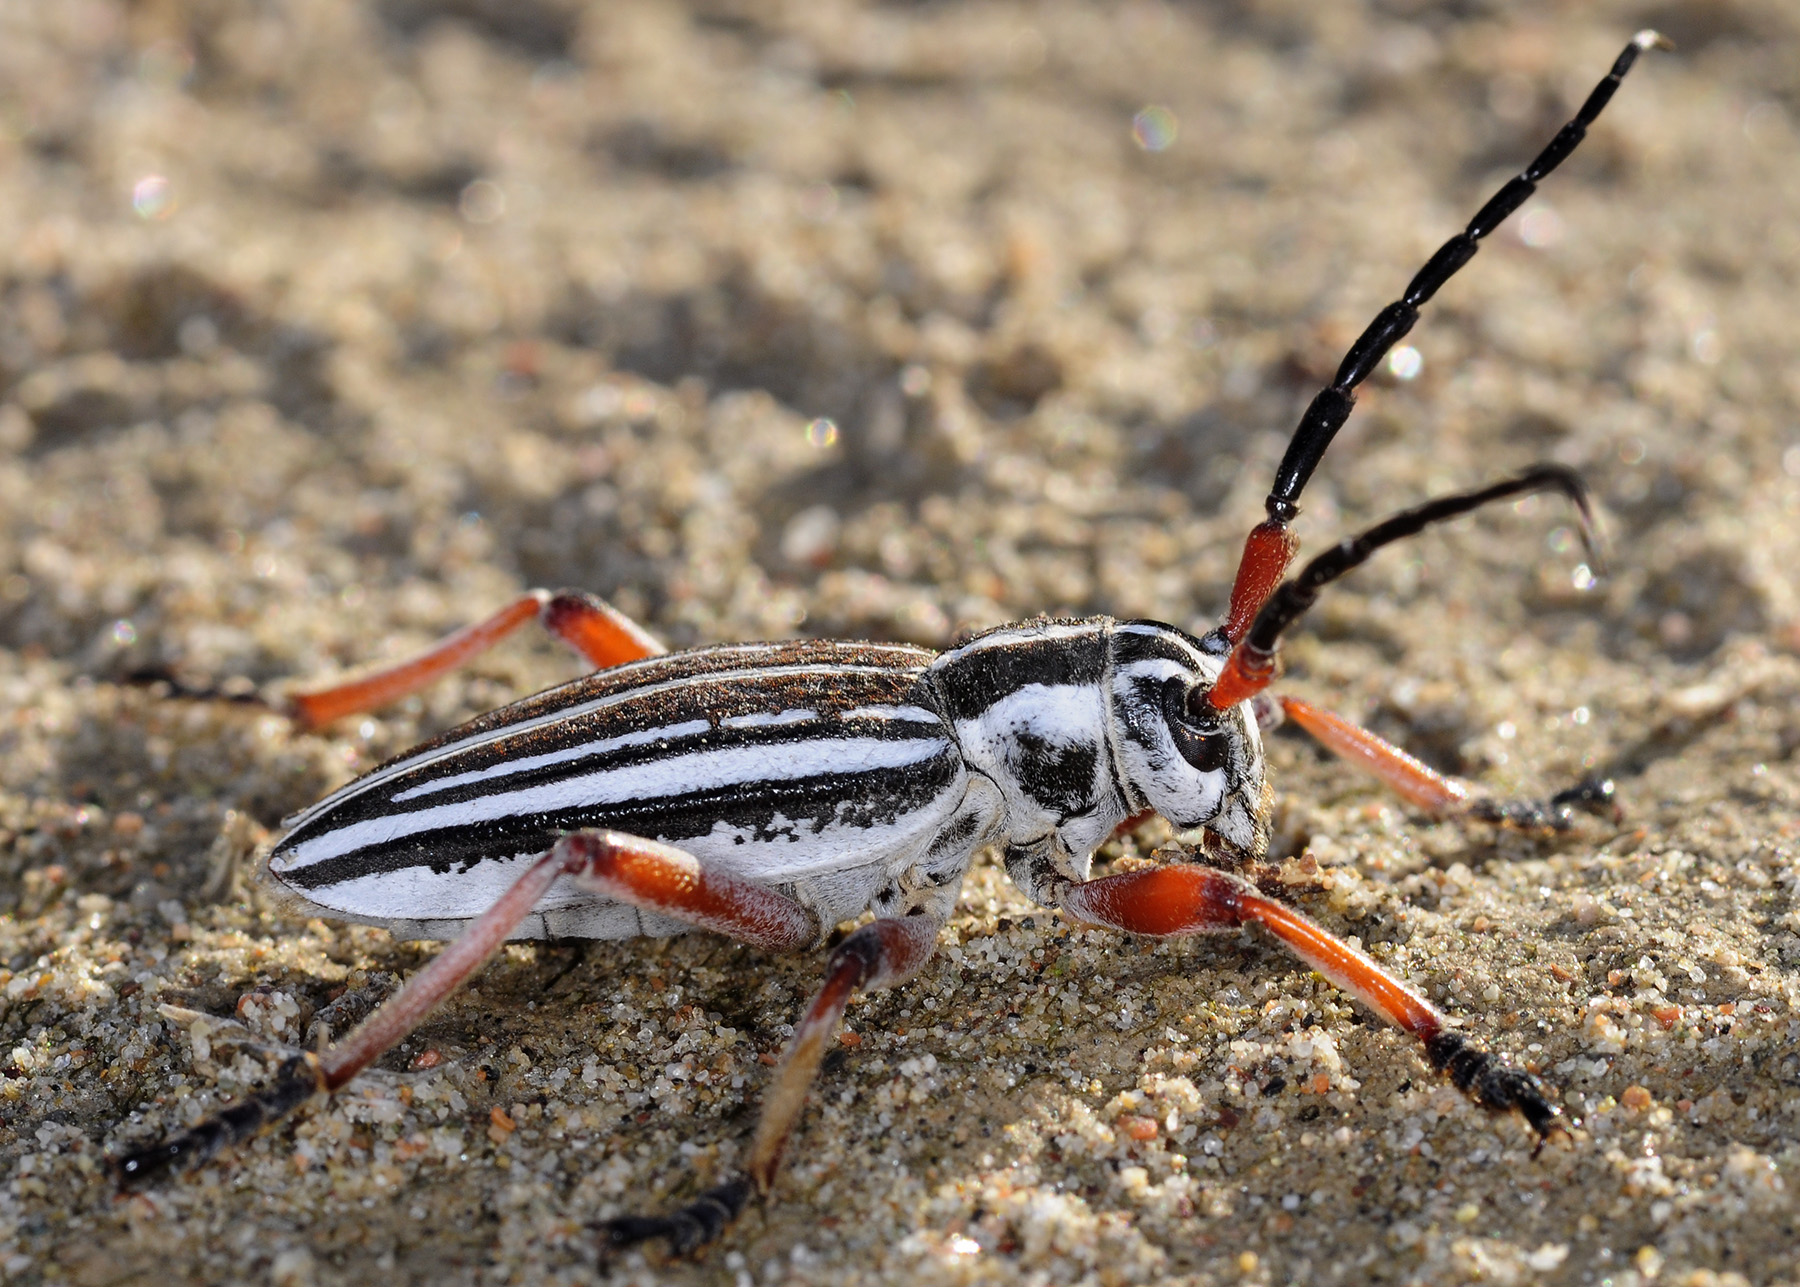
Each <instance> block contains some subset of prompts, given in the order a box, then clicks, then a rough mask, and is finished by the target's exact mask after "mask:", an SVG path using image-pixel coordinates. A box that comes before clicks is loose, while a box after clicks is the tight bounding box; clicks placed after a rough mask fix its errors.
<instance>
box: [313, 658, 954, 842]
mask: <svg viewBox="0 0 1800 1287" xmlns="http://www.w3.org/2000/svg"><path fill="white" fill-rule="evenodd" d="M717 651H723V650H715V652H717ZM709 655H711V654H709ZM808 664H809V665H814V664H818V663H808ZM639 665H640V666H642V667H645V668H647V666H648V663H640V664H639ZM634 668H635V667H634ZM608 673H610V672H608ZM652 678H654V676H652ZM565 687H567V686H565ZM558 691H561V690H552V694H553V693H555V692H558ZM552 694H540V695H539V696H538V697H535V698H527V699H526V700H525V701H523V702H519V703H515V704H514V705H512V706H508V707H504V708H502V709H501V710H499V711H495V712H493V713H491V714H489V715H484V716H482V717H481V718H479V719H477V720H474V721H472V722H470V723H468V724H464V725H462V726H461V727H460V728H456V729H452V730H450V731H449V732H448V733H445V734H443V735H442V736H440V737H438V738H435V739H433V740H432V741H430V742H426V743H424V744H423V745H421V746H419V747H417V748H415V749H414V750H411V751H408V752H407V753H406V754H405V755H403V756H399V757H397V758H395V759H392V760H389V761H388V762H387V763H386V764H384V765H382V766H380V767H379V768H375V769H372V770H370V771H369V772H368V773H366V774H364V775H363V776H362V777H361V778H358V779H357V780H356V781H354V782H351V783H350V784H349V785H347V786H346V787H344V788H342V789H341V790H340V791H338V792H337V793H335V794H334V795H333V796H331V797H329V798H328V799H327V800H326V801H325V802H324V803H323V804H322V805H315V806H314V808H313V810H311V811H309V812H308V814H307V815H306V816H304V817H303V818H302V819H301V820H300V826H299V828H297V830H308V829H311V828H312V827H313V826H315V825H316V824H318V823H319V822H321V821H322V820H324V819H325V818H333V819H336V818H340V817H351V816H356V817H362V816H367V815H366V812H365V811H366V810H367V809H368V808H370V807H374V806H379V804H380V803H381V802H383V801H385V800H387V799H389V798H391V796H392V795H394V794H397V793H400V792H403V791H405V790H408V789H410V788H411V787H414V786H419V785H422V784H423V783H425V782H426V781H427V780H429V779H432V778H437V777H444V776H451V775H454V774H459V773H469V772H475V771H479V770H482V769H486V768H490V767H493V766H494V765H497V764H500V763H502V762H504V761H508V760H513V759H519V758H525V757H530V756H536V755H544V754H548V753H554V752H556V751H559V750H562V749H564V748H566V747H570V746H574V745H577V744H580V743H598V742H606V741H611V740H612V739H614V738H617V737H621V736H628V735H630V734H633V733H643V732H648V731H650V730H653V729H659V728H668V727H672V726H675V725H679V724H688V723H693V722H695V721H697V720H702V719H704V720H708V721H710V722H712V723H714V724H718V723H720V722H721V721H725V720H730V719H736V718H740V717H744V716H755V715H767V714H781V713H785V712H787V711H793V710H802V709H806V710H814V711H817V712H818V713H819V715H820V716H821V719H820V721H818V723H817V724H816V725H814V726H815V727H819V728H822V729H823V728H831V729H838V728H841V729H844V730H849V729H850V728H852V727H854V728H856V729H859V730H860V729H861V728H863V727H864V725H865V723H867V724H869V725H875V724H882V725H885V726H889V727H895V726H897V727H898V728H899V729H904V728H906V727H909V726H910V728H911V729H912V730H913V735H914V736H916V735H917V731H918V728H919V724H918V723H917V722H913V721H905V720H886V721H882V720H876V719H873V718H872V719H870V720H868V721H862V720H859V721H857V722H856V723H855V725H847V724H846V725H835V726H834V725H831V724H830V722H829V721H830V719H831V717H833V716H837V715H841V714H843V713H846V712H848V711H851V710H854V709H856V708H858V707H862V706H909V705H910V706H919V707H922V708H923V709H925V710H927V711H935V709H936V697H935V694H934V693H933V692H932V690H931V687H930V685H929V684H927V683H926V682H925V681H924V679H923V677H922V675H920V673H919V672H918V671H916V670H887V671H881V670H877V671H869V670H858V669H850V668H838V667H833V668H830V669H826V670H823V671H818V670H810V671H807V672H805V673H801V674H771V673H770V672H768V671H766V670H761V669H758V670H754V671H749V672H743V673H738V674H724V675H713V676H705V675H702V676H675V677H667V676H665V677H664V678H663V679H662V680H661V681H659V682H658V684H656V685H654V686H652V687H650V688H644V687H643V686H641V685H629V686H625V687H623V688H621V689H619V691H617V692H615V693H613V694H611V696H612V698H613V699H614V700H612V701H611V702H610V703H609V704H608V705H606V706H603V707H601V708H599V709H597V710H587V711H577V713H570V714H565V715H562V716H561V717H560V718H559V717H558V716H557V714H556V709H561V710H576V709H577V708H578V707H579V706H581V705H585V704H586V703H587V702H588V701H591V700H595V699H594V698H592V697H591V696H589V697H584V699H583V701H582V702H579V703H559V704H558V705H557V708H556V709H552V708H551V707H550V706H548V705H547V704H546V703H545V702H543V701H542V700H540V699H542V698H545V697H548V696H550V695H552ZM533 720H538V721H541V722H538V723H537V724H535V726H534V725H533V724H532V721H533ZM800 726H802V725H799V724H796V725H795V727H800ZM874 735H876V736H881V735H883V734H880V733H877V734H874ZM895 735H896V736H900V735H903V734H901V733H899V732H896V734H895ZM652 745H654V744H652ZM584 762H585V763H590V764H591V763H592V761H591V760H587V761H584ZM346 810H355V811H356V812H355V813H354V815H353V814H352V813H349V812H345V811H346Z"/></svg>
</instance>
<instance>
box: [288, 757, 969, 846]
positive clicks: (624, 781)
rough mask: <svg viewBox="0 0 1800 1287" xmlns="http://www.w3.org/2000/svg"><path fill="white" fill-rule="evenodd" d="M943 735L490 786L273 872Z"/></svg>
mask: <svg viewBox="0 0 1800 1287" xmlns="http://www.w3.org/2000/svg"><path fill="white" fill-rule="evenodd" d="M949 747H950V743H949V742H948V741H947V740H946V739H944V738H935V737H934V738H910V739H907V740H905V741H896V740H893V739H891V738H875V737H846V738H817V739H813V740H809V741H804V742H790V743H786V744H781V745H776V746H728V747H720V748H717V749H714V750H707V751H696V752H692V753H690V754H687V755H678V756H675V757H674V758H672V759H667V760H657V761H655V762H654V763H650V764H634V765H627V766H624V767H620V768H614V769H602V770H600V771H598V772H595V773H589V774H585V775H583V776H581V777H572V778H563V779H559V780H558V781H555V782H546V783H541V784H539V785H536V786H530V787H522V788H520V789H519V790H516V791H502V792H495V793H493V794H490V795H482V796H476V797H475V798H474V799H471V800H458V801H454V802H452V803H449V804H439V805H432V806H430V807H427V808H424V809H418V810H414V811H413V812H410V813H400V814H393V815H390V816H387V817H376V818H369V819H365V820H364V821H361V822H353V823H350V824H349V825H347V826H341V827H328V828H327V829H326V830H324V831H321V832H320V833H319V834H318V835H316V836H307V837H305V838H303V839H302V840H301V841H300V843H299V844H297V845H295V846H294V847H293V848H292V849H288V850H287V851H286V852H285V853H283V852H281V851H280V850H279V849H278V850H277V853H276V857H277V858H279V859H280V862H279V863H275V862H271V864H270V867H271V869H272V870H274V871H278V872H280V871H298V870H299V869H301V868H303V867H309V866H311V865H312V864H314V863H317V862H323V861H325V860H326V859H329V858H338V857H342V856H343V855H345V854H348V853H354V852H356V851H357V850H358V849H363V848H367V847H370V846H374V845H381V844H390V843H392V842H394V841H397V840H403V839H405V838H406V837H407V836H412V835H418V834H420V833H422V832H426V831H434V830H438V829H441V828H447V827H468V826H475V825H478V824H480V823H484V822H495V821H498V820H500V819H502V818H511V817H519V816H524V815H529V814H534V813H553V812H557V811H560V810H564V809H592V808H597V807H599V806H602V805H608V804H622V803H625V802H627V801H629V802H633V803H640V804H641V803H644V802H646V801H650V800H655V799H658V798H661V797H665V796H669V795H679V794H685V793H688V792H691V791H701V790H712V789H717V788H720V787H729V786H740V785H742V784H744V783H747V782H792V781H796V780H803V779H805V778H810V777H817V776H820V775H822V774H828V773H855V772H862V771H867V770H870V769H897V768H905V767H906V766H907V765H911V764H920V763H923V762H924V761H926V760H930V759H932V758H933V757H935V756H938V755H941V754H942V753H943V752H944V751H946V750H948V749H949Z"/></svg>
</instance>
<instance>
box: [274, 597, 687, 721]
mask: <svg viewBox="0 0 1800 1287" xmlns="http://www.w3.org/2000/svg"><path fill="white" fill-rule="evenodd" d="M533 618H537V619H538V620H541V621H542V622H543V623H544V626H545V628H546V629H548V630H549V631H550V632H551V633H552V634H554V635H556V636H557V637H558V638H560V639H562V640H563V641H564V642H566V643H568V644H569V645H570V646H571V647H573V648H574V649H575V650H576V651H577V652H579V653H580V654H581V655H582V656H584V657H586V658H587V659H588V660H589V661H590V662H592V663H593V664H594V665H595V666H596V667H597V668H599V669H602V670H604V669H606V668H607V667H609V666H617V665H620V664H622V663H624V662H627V661H637V660H639V659H640V658H643V657H655V656H658V655H660V654H661V653H663V652H666V651H667V649H665V648H664V647H663V646H662V644H661V643H659V642H658V641H657V639H656V638H655V637H654V636H653V635H651V634H650V633H649V631H647V630H645V629H644V628H643V627H642V626H640V625H638V624H637V622H635V621H633V620H632V619H631V618H630V617H627V616H626V615H625V614H624V613H622V612H620V611H619V610H618V609H617V608H615V607H613V606H612V605H611V604H609V603H607V602H606V601H605V600H603V599H598V598H595V597H594V596H593V595H589V594H579V593H576V592H574V591H569V590H565V591H563V592H562V593H560V594H556V595H551V594H550V593H549V592H548V591H546V590H533V591H531V593H529V594H525V595H521V596H520V597H519V598H517V599H515V600H513V601H512V602H511V603H509V604H507V605H506V606H505V607H504V608H502V609H500V611H498V612H496V613H495V614H494V615H493V616H491V617H489V618H488V619H487V620H485V621H478V622H476V623H475V624H474V625H472V626H465V627H464V628H463V629H461V630H458V631H457V632H456V633H455V634H453V635H451V636H450V637H449V638H447V639H445V640H444V641H443V642H442V643H440V644H438V645H437V646H436V647H435V648H433V649H431V650H430V651H429V652H427V653H425V654H424V655H423V656H420V657H415V658H413V659H412V660H411V661H406V662H402V663H400V664H399V665H398V666H392V667H389V668H388V669H386V670H381V671H377V672H376V673H374V674H372V675H368V676H365V677H364V678H362V679H355V680H351V681H350V682H349V683H347V684H338V685H335V686H334V687H331V688H321V689H318V690H316V691H314V692H310V693H294V694H291V695H290V696H289V697H288V699H287V705H288V711H289V713H290V714H291V715H292V716H293V718H294V719H295V720H297V721H298V722H299V723H300V724H301V725H302V726H304V727H306V728H318V727H320V726H321V725H324V724H329V723H330V722H331V721H332V720H334V719H340V718H342V717H343V716H345V715H355V714H359V713H360V712H363V711H371V710H375V709H377V708H378V707H382V706H386V705H388V704H389V703H390V702H395V701H398V700H399V699H400V698H402V697H406V696H408V695H410V694H412V693H416V692H418V691H419V690H420V689H422V688H424V687H426V686H427V685H429V684H432V683H435V682H436V681H437V680H439V679H441V678H442V677H443V676H445V675H447V674H448V673H450V672H451V671H452V670H455V669H456V668H457V667H458V666H461V665H464V664H465V663H467V662H468V661H469V660H470V659H471V658H474V657H477V656H479V655H480V654H482V653H484V652H486V651H487V650H488V649H489V648H492V647H493V646H494V645H495V644H497V643H499V642H500V641H501V640H502V639H504V638H506V636H508V635H510V634H511V633H512V632H513V631H515V630H517V629H518V628H519V627H520V626H522V625H524V624H525V623H526V622H528V621H530V620H532V619H533Z"/></svg>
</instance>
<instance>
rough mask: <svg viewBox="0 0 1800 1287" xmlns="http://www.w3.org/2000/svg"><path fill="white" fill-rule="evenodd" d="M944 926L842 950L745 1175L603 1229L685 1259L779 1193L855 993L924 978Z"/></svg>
mask: <svg viewBox="0 0 1800 1287" xmlns="http://www.w3.org/2000/svg"><path fill="white" fill-rule="evenodd" d="M940 928H942V925H941V922H939V921H938V920H937V919H936V918H935V917H931V916H907V917H900V918H894V919H889V920H879V921H873V922H871V923H870V924H868V925H865V926H863V927H862V928H861V929H859V930H857V931H856V932H855V933H854V934H852V935H851V936H850V937H849V938H847V939H845V940H844V941H843V942H842V943H840V944H838V946H837V948H836V949H835V950H834V951H833V952H832V953H831V956H830V959H829V960H828V961H827V962H826V965H825V984H824V986H823V987H821V988H820V989H819V990H818V992H817V993H816V994H815V995H814V996H813V999H812V1004H811V1005H809V1006H807V1008H806V1013H805V1015H803V1016H802V1017H801V1020H800V1022H799V1024H798V1025H797V1026H796V1027H795V1029H794V1037H793V1040H791V1041H790V1042H788V1048H787V1053H786V1054H785V1055H784V1056H783V1057H782V1061H781V1067H780V1069H779V1070H777V1072H776V1074H775V1082H774V1084H773V1085H771V1086H770V1087H769V1091H768V1094H767V1095H765V1096H764V1098H763V1110H762V1118H761V1120H759V1121H758V1122H757V1126H756V1138H755V1139H754V1140H753V1141H752V1142H751V1145H750V1158H749V1161H748V1163H747V1164H746V1166H745V1174H742V1175H734V1176H731V1177H730V1178H729V1179H727V1180H726V1181H725V1182H724V1183H723V1184H719V1185H716V1186H715V1187H713V1188H711V1189H708V1190H706V1191H705V1192H704V1193H702V1194H701V1195H700V1196H699V1197H698V1198H697V1199H695V1200H694V1201H693V1202H690V1203H689V1204H688V1205H687V1206H685V1207H683V1208H681V1209H680V1210H679V1211H676V1212H674V1213H672V1214H670V1215H666V1216H623V1217H620V1218H619V1219H615V1220H608V1221H606V1222H605V1224H604V1225H603V1226H601V1227H602V1228H603V1229H604V1230H605V1232H606V1234H607V1236H608V1238H609V1239H610V1241H611V1243H612V1245H613V1246H614V1247H629V1246H632V1245H634V1244H636V1243H639V1242H645V1241H648V1240H649V1239H651V1238H666V1239H668V1241H669V1246H670V1248H671V1249H672V1250H673V1251H675V1252H676V1253H678V1254H685V1253H687V1252H690V1251H693V1250H695V1249H696V1248H698V1247H701V1246H703V1245H705V1244H706V1243H708V1242H711V1241H712V1240H713V1239H714V1238H716V1237H718V1236H719V1234H720V1232H721V1231H723V1230H724V1228H725V1226H726V1225H727V1224H729V1223H730V1222H731V1221H732V1220H733V1219H735V1218H736V1216H737V1214H738V1212H740V1211H742V1210H743V1209H744V1204H745V1203H747V1202H748V1201H749V1200H750V1194H751V1191H752V1188H753V1187H754V1188H755V1189H756V1190H758V1191H760V1192H762V1193H764V1194H767V1193H768V1192H769V1191H770V1190H771V1189H773V1188H774V1185H775V1175H776V1173H777V1171H779V1170H780V1168H781V1155H782V1153H783V1152H784V1151H785V1150H786V1148H787V1142H788V1138H789V1137H790V1136H791V1135H792V1134H793V1131H794V1124H795V1122H797V1121H798V1120H799V1117H800V1110H801V1109H802V1108H803V1107H804V1106H805V1104H806V1093H807V1091H808V1090H810V1089H811V1088H812V1083H813V1078H814V1077H815V1076H816V1075H817V1073H818V1071H819V1062H820V1061H821V1060H822V1059H823V1058H824V1057H825V1050H826V1048H827V1046H829V1045H830V1043H831V1038H832V1035H833V1034H834V1033H835V1032H836V1031H837V1029H838V1024H839V1023H841V1022H842V1021H843V1017H844V1007H845V1006H846V1005H848V1004H849V1002H850V996H851V994H852V993H853V992H855V991H856V990H857V989H858V988H861V989H863V990H864V991H869V992H872V991H874V990H876V989H878V988H890V987H893V986H894V985H895V984H897V983H903V982H905V981H906V980H907V979H909V978H911V977H912V976H913V975H915V974H917V973H918V972H919V970H920V968H921V967H923V966H924V964H925V962H926V961H928V960H930V959H931V951H932V948H933V947H934V946H935V945H936V943H937V936H938V930H939V929H940Z"/></svg>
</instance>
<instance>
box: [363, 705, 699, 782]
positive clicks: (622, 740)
mask: <svg viewBox="0 0 1800 1287" xmlns="http://www.w3.org/2000/svg"><path fill="white" fill-rule="evenodd" d="M711 731H712V721H711V720H706V719H691V720H688V721H687V722H686V723H682V724H665V725H663V726H662V727H661V728H646V729H643V730H641V731H640V732H636V733H624V734H621V735H620V736H618V737H609V738H605V739H603V740H601V741H598V742H582V743H581V744H580V745H578V746H565V747H564V748H563V749H562V750H560V751H546V752H544V753H543V754H542V755H526V756H522V757H520V758H519V759H516V760H502V761H501V762H500V763H498V764H490V765H488V766H487V767H486V768H485V769H470V770H469V771H468V772H467V773H452V774H451V775H450V776H449V777H447V778H434V779H433V780H431V781H429V782H422V783H420V784H419V785H418V786H416V787H412V788H409V789H408V790H405V791H401V792H400V793H399V794H397V795H395V796H394V799H395V801H396V802H398V801H400V800H416V799H418V798H419V797H420V796H422V795H432V794H435V793H436V792H438V791H448V790H450V789H451V788H452V787H459V786H466V785H468V784H469V783H471V782H491V781H493V780H494V779H495V778H505V777H511V776H512V775H513V774H515V773H528V772H530V771H531V770H532V769H541V768H543V767H544V765H546V764H564V763H567V762H568V761H569V760H585V759H588V758H589V757H591V756H595V755H605V754H607V753H608V752H610V751H619V750H623V749H624V748H625V747H628V746H645V745H648V744H649V743H651V742H664V741H668V742H672V741H674V740H676V739H677V738H682V737H693V736H695V735H696V734H699V733H710V732H711Z"/></svg>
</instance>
